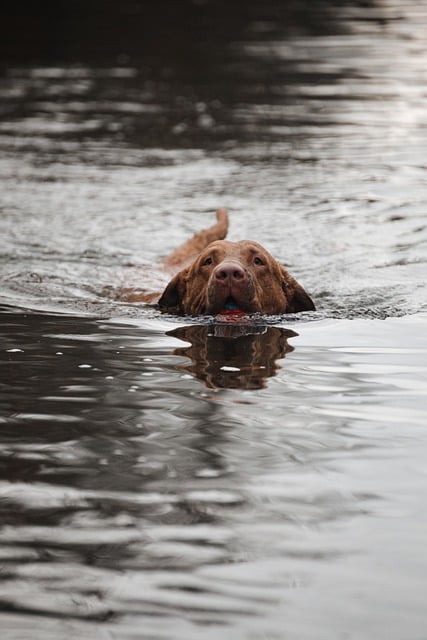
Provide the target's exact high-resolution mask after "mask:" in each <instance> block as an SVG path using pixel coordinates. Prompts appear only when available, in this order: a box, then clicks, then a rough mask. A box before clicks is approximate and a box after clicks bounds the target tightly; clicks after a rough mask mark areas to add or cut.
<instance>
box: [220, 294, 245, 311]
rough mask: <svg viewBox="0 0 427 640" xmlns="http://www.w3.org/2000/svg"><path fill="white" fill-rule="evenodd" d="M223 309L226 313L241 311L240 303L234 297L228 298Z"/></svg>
mask: <svg viewBox="0 0 427 640" xmlns="http://www.w3.org/2000/svg"><path fill="white" fill-rule="evenodd" d="M223 309H224V310H225V311H241V308H240V305H239V303H238V302H237V301H236V300H235V299H234V298H233V296H228V298H227V299H226V301H225V302H224V306H223Z"/></svg>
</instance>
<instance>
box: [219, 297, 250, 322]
mask: <svg viewBox="0 0 427 640" xmlns="http://www.w3.org/2000/svg"><path fill="white" fill-rule="evenodd" d="M218 315H220V316H222V317H225V318H227V319H229V320H232V319H233V318H237V317H239V316H245V315H246V313H245V312H244V311H242V310H241V309H239V307H238V305H237V304H236V303H235V302H234V300H233V301H231V300H230V301H227V302H226V303H225V304H224V307H223V308H222V309H221V311H220V312H219V314H218Z"/></svg>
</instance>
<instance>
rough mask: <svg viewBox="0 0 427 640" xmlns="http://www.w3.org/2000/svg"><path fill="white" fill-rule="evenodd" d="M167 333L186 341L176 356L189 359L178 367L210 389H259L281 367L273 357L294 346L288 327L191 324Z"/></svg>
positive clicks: (281, 354) (293, 332)
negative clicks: (187, 362) (289, 341)
mask: <svg viewBox="0 0 427 640" xmlns="http://www.w3.org/2000/svg"><path fill="white" fill-rule="evenodd" d="M168 335H171V336H174V337H175V338H179V339H180V340H183V341H184V342H189V343H190V346H187V347H180V348H178V349H176V350H175V351H174V354H175V355H179V356H186V357H187V358H190V360H191V364H189V365H185V366H182V367H180V368H181V369H182V370H184V371H188V372H189V373H191V374H193V375H195V376H196V377H197V378H199V380H202V381H203V382H204V383H205V385H206V386H207V387H209V388H210V389H261V388H263V387H265V386H266V383H267V378H270V377H272V376H274V375H276V373H277V370H278V369H279V368H280V367H279V365H278V364H277V362H276V360H278V359H280V358H284V357H285V355H286V354H287V353H289V352H290V351H293V349H294V347H292V346H291V345H290V344H288V339H289V338H292V337H294V336H297V335H298V334H297V333H296V332H295V331H292V330H291V329H281V328H279V327H269V326H265V325H252V326H251V325H244V324H239V325H233V324H215V325H194V326H187V327H179V328H177V329H174V330H173V331H169V332H168Z"/></svg>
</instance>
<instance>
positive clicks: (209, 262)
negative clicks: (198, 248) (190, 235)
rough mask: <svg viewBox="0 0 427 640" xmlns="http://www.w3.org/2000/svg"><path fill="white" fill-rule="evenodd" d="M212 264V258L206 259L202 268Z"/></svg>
mask: <svg viewBox="0 0 427 640" xmlns="http://www.w3.org/2000/svg"><path fill="white" fill-rule="evenodd" d="M212 262H213V260H212V258H206V260H204V261H203V266H205V265H207V264H212Z"/></svg>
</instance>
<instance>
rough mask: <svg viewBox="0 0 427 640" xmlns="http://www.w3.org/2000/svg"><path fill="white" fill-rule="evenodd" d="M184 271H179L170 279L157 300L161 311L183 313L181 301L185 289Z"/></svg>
mask: <svg viewBox="0 0 427 640" xmlns="http://www.w3.org/2000/svg"><path fill="white" fill-rule="evenodd" d="M185 274H186V270H185V271H180V272H179V273H177V274H176V276H174V277H173V278H172V280H171V281H170V282H169V284H168V285H167V287H166V289H165V290H164V291H163V293H162V295H161V296H160V300H159V307H160V310H161V311H167V312H169V313H184V306H183V299H184V296H185V292H186V289H187V285H186V277H185Z"/></svg>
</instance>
